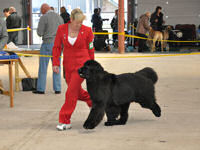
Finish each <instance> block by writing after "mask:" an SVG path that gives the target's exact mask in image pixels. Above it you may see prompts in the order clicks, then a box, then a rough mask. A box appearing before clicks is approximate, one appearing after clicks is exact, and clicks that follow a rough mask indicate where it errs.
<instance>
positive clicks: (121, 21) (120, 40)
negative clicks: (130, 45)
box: [118, 0, 125, 53]
mask: <svg viewBox="0 0 200 150" xmlns="http://www.w3.org/2000/svg"><path fill="white" fill-rule="evenodd" d="M118 5H119V10H118V32H119V35H118V48H119V49H118V51H119V53H124V51H125V47H124V34H123V33H124V0H119V4H118Z"/></svg>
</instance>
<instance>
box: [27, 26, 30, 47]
mask: <svg viewBox="0 0 200 150" xmlns="http://www.w3.org/2000/svg"><path fill="white" fill-rule="evenodd" d="M28 29H29V26H27V44H28V49H29V47H30V40H29V30H28Z"/></svg>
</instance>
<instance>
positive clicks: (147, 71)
mask: <svg viewBox="0 0 200 150" xmlns="http://www.w3.org/2000/svg"><path fill="white" fill-rule="evenodd" d="M136 74H139V75H143V76H145V77H146V78H148V79H150V80H152V82H153V84H155V83H156V82H157V81H158V75H157V73H156V72H155V71H154V70H153V68H150V67H146V68H144V69H142V70H140V71H137V72H136Z"/></svg>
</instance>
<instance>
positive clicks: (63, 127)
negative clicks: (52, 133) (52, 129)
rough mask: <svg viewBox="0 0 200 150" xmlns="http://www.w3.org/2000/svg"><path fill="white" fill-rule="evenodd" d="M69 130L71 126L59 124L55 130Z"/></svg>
mask: <svg viewBox="0 0 200 150" xmlns="http://www.w3.org/2000/svg"><path fill="white" fill-rule="evenodd" d="M71 128H72V125H71V124H59V125H57V126H56V129H57V130H58V131H63V130H68V129H71Z"/></svg>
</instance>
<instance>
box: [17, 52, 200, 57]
mask: <svg viewBox="0 0 200 150" xmlns="http://www.w3.org/2000/svg"><path fill="white" fill-rule="evenodd" d="M16 54H17V55H18V56H37V57H53V56H50V55H39V54H22V53H16ZM185 55H200V52H192V53H181V54H155V55H142V56H141V55H139V56H124V55H123V56H96V57H95V58H148V57H170V56H185ZM60 57H61V58H62V56H60Z"/></svg>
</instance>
